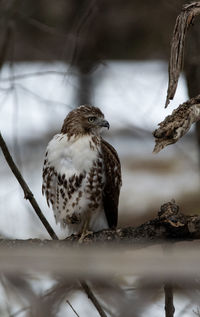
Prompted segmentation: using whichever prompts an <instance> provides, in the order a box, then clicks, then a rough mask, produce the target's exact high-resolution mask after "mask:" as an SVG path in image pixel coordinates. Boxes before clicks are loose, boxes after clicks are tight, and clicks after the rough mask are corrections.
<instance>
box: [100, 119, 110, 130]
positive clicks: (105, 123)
mask: <svg viewBox="0 0 200 317" xmlns="http://www.w3.org/2000/svg"><path fill="white" fill-rule="evenodd" d="M99 126H100V127H105V128H108V130H109V128H110V124H109V122H108V121H107V120H104V119H101V120H100V121H99Z"/></svg>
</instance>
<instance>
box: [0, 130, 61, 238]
mask: <svg viewBox="0 0 200 317" xmlns="http://www.w3.org/2000/svg"><path fill="white" fill-rule="evenodd" d="M0 147H1V149H2V152H3V155H4V157H5V159H6V162H7V163H8V165H9V167H10V169H11V170H12V172H13V174H14V175H15V177H16V179H17V180H18V182H19V184H20V186H21V188H22V189H23V191H24V198H25V199H28V200H29V202H30V204H31V205H32V207H33V209H34V211H35V213H36V214H37V216H38V217H39V219H40V221H41V222H42V224H43V225H44V227H45V228H46V230H47V232H48V233H49V235H50V237H51V238H52V239H54V240H58V237H57V235H56V233H55V232H54V230H53V228H52V227H51V225H50V224H49V222H48V221H47V220H46V218H45V216H44V214H43V212H42V211H41V209H40V207H39V205H38V203H37V201H36V200H35V198H34V196H33V193H32V192H31V190H30V188H29V187H28V185H27V183H26V182H25V180H24V178H23V176H22V175H21V173H20V171H19V169H18V168H17V165H16V164H15V162H14V161H13V158H12V156H11V155H10V152H9V150H8V147H7V145H6V143H5V141H4V139H3V137H2V135H1V133H0Z"/></svg>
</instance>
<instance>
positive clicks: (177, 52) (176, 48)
mask: <svg viewBox="0 0 200 317" xmlns="http://www.w3.org/2000/svg"><path fill="white" fill-rule="evenodd" d="M199 14H200V2H193V3H190V4H185V5H184V6H183V8H182V11H181V13H180V14H179V15H178V17H177V19H176V23H175V26H174V31H173V36H172V42H171V52H170V60H169V83H168V90H167V98H166V103H165V108H167V106H168V104H169V103H170V100H172V99H173V98H174V95H175V92H176V88H177V85H178V79H179V76H180V72H181V70H182V66H183V60H184V48H185V37H186V32H187V30H188V29H189V27H190V25H191V24H193V22H194V18H195V16H197V15H199Z"/></svg>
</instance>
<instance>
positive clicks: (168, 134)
mask: <svg viewBox="0 0 200 317" xmlns="http://www.w3.org/2000/svg"><path fill="white" fill-rule="evenodd" d="M199 120H200V95H198V96H196V97H194V98H191V99H189V100H188V101H186V102H184V103H183V104H181V105H180V106H179V107H178V108H177V109H175V110H174V111H173V112H172V114H171V115H169V116H167V117H166V118H165V119H164V120H163V121H162V122H161V123H159V126H160V127H159V128H158V129H156V130H155V131H154V132H153V135H154V137H155V143H156V144H155V147H154V150H153V152H154V153H158V152H160V151H161V150H162V149H163V148H165V147H166V146H167V145H170V144H173V143H176V142H177V141H178V140H179V139H180V138H181V137H182V136H183V135H185V134H186V133H187V131H188V130H189V129H190V127H191V126H192V124H193V123H195V122H197V121H199Z"/></svg>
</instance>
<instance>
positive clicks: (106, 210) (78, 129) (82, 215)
mask: <svg viewBox="0 0 200 317" xmlns="http://www.w3.org/2000/svg"><path fill="white" fill-rule="evenodd" d="M102 127H107V128H109V123H108V122H107V121H106V120H105V119H104V115H103V113H102V112H101V110H100V109H99V108H97V107H93V106H88V105H85V106H80V107H78V108H77V109H75V110H73V111H71V112H70V113H69V114H68V116H67V117H66V119H65V120H64V123H63V126H62V129H61V133H60V134H58V135H56V136H54V138H53V139H52V140H51V141H50V143H49V145H48V147H47V152H46V156H45V160H44V168H43V187H42V190H43V193H45V195H46V199H47V203H48V205H49V204H51V205H52V208H53V210H54V215H55V218H56V221H57V222H60V224H61V226H62V227H67V228H68V229H69V233H80V232H83V231H84V230H85V229H88V230H89V229H90V230H92V231H98V230H101V229H104V228H108V227H109V228H115V227H116V226H117V218H118V202H119V192H120V187H121V167H120V161H119V158H118V155H117V152H116V151H115V149H114V148H113V147H112V146H111V145H110V144H109V143H107V142H106V141H105V140H103V139H102V137H101V136H100V130H101V128H102Z"/></svg>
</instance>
